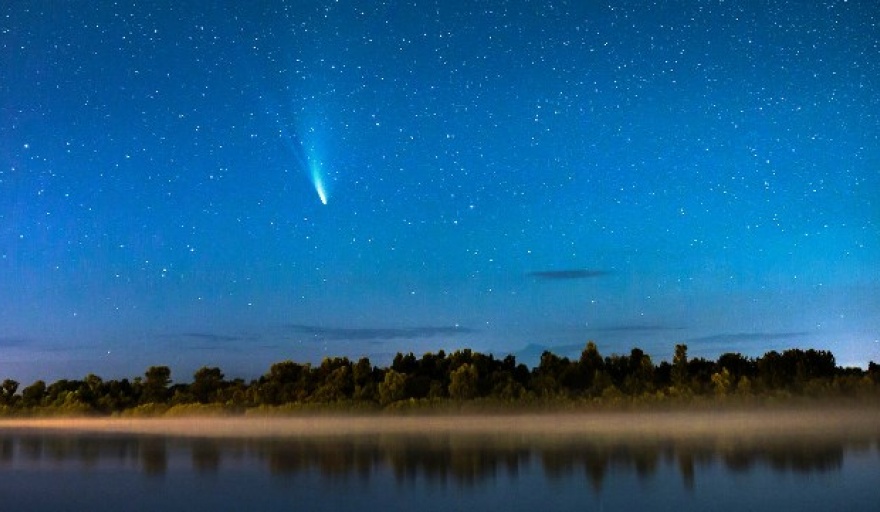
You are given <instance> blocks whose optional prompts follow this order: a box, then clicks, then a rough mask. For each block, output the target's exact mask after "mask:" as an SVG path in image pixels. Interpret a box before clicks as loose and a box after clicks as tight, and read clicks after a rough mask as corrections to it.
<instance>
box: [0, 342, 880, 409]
mask: <svg viewBox="0 0 880 512" xmlns="http://www.w3.org/2000/svg"><path fill="white" fill-rule="evenodd" d="M687 350H688V347H687V346H686V345H683V344H681V345H676V347H675V352H674V356H673V359H672V361H671V362H667V361H662V362H660V363H659V364H655V363H654V361H652V360H651V357H650V356H649V355H648V354H645V353H644V351H642V350H641V349H638V348H633V349H632V350H631V351H630V353H629V354H628V355H618V354H612V355H610V356H605V357H603V356H602V355H601V354H600V353H599V350H598V348H597V346H596V344H595V343H593V342H588V343H587V344H586V346H585V347H584V349H583V351H582V352H581V354H580V357H579V358H577V359H569V358H567V357H560V356H557V355H555V354H553V353H551V352H549V351H545V352H544V353H543V354H542V355H541V358H540V362H539V364H538V365H537V366H535V367H533V368H529V367H527V366H526V365H525V364H522V363H519V364H518V363H517V361H516V359H515V357H514V356H507V357H504V358H503V359H498V358H496V357H494V356H493V355H487V354H482V353H479V352H475V351H472V350H468V349H465V350H458V351H455V352H452V353H450V354H447V353H445V352H444V351H442V350H441V351H439V352H437V353H426V354H424V355H423V356H422V357H421V358H418V357H416V356H415V355H413V354H412V353H408V354H401V353H398V354H397V355H396V356H395V357H394V359H393V361H392V363H391V365H390V366H388V367H378V366H374V365H373V364H372V363H371V362H370V360H369V359H368V358H361V359H359V360H357V361H351V360H349V359H348V358H345V357H333V358H325V359H324V360H323V361H322V362H321V364H319V365H312V364H308V363H304V364H301V363H296V362H294V361H290V360H288V361H282V362H278V363H275V364H272V365H271V367H270V368H269V371H268V372H266V373H265V374H264V375H262V376H260V377H259V378H257V379H254V380H251V381H250V382H246V381H245V380H243V379H240V378H233V379H227V378H226V376H225V375H224V374H223V371H222V370H221V369H220V368H217V367H203V368H200V369H199V370H197V371H196V372H195V373H194V374H193V376H192V380H191V381H190V382H174V381H172V377H171V369H170V368H169V367H168V366H151V367H149V368H148V369H147V370H146V372H145V373H144V375H143V376H138V377H134V378H133V379H131V380H129V379H121V380H104V379H102V378H101V377H99V376H97V375H93V374H90V375H87V376H86V377H85V378H83V379H82V380H67V379H62V380H58V381H56V382H53V383H51V384H47V383H46V382H44V381H42V380H38V381H36V382H34V383H33V384H30V385H29V386H27V387H24V388H23V389H19V383H18V382H16V381H14V380H12V379H6V380H4V381H3V382H2V384H0V415H5V416H43V415H145V416H148V415H161V414H190V413H191V414H200V413H221V414H246V413H254V412H257V413H259V412H261V411H262V412H267V413H272V412H280V413H286V412H290V413H295V412H297V411H349V412H369V411H389V410H390V411H394V410H407V409H421V408H424V409H432V408H436V409H441V410H455V409H456V408H462V407H487V408H490V409H492V408H494V409H499V410H505V409H513V408H520V407H524V408H529V407H532V408H546V407H550V408H578V407H583V408H591V407H621V406H622V407H627V406H634V405H635V406H638V405H642V404H648V405H650V404H661V405H662V404H673V405H675V404H726V403H732V404H775V403H791V402H797V401H805V400H806V401H809V400H819V399H834V400H840V399H852V400H860V401H871V402H876V401H877V400H878V399H880V365H877V364H875V363H873V362H871V363H870V364H869V366H868V369H867V370H864V369H861V368H851V367H846V368H844V367H839V366H837V364H836V362H835V358H834V355H833V354H832V353H831V352H829V351H826V350H814V349H807V350H804V349H789V350H785V351H783V352H781V353H780V352H777V351H771V352H767V353H766V354H764V355H763V356H761V357H758V358H750V357H745V356H743V355H741V354H739V353H726V354H723V355H721V356H720V357H719V358H718V359H717V360H714V361H712V360H708V359H703V358H690V357H688V353H687Z"/></svg>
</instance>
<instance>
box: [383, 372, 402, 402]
mask: <svg viewBox="0 0 880 512" xmlns="http://www.w3.org/2000/svg"><path fill="white" fill-rule="evenodd" d="M405 391H406V374H403V373H400V372H397V371H394V370H388V371H387V372H385V378H384V379H383V380H382V383H381V384H379V403H381V404H382V405H388V404H390V403H392V402H396V401H398V400H402V399H403V397H404V396H405Z"/></svg>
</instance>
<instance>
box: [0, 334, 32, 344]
mask: <svg viewBox="0 0 880 512" xmlns="http://www.w3.org/2000/svg"><path fill="white" fill-rule="evenodd" d="M33 342H34V340H32V339H30V338H24V337H18V336H0V347H21V346H23V345H30V344H32V343H33Z"/></svg>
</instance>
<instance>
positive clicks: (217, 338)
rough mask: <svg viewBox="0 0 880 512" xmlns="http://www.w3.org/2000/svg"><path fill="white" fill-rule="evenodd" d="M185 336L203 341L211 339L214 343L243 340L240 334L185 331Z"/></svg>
mask: <svg viewBox="0 0 880 512" xmlns="http://www.w3.org/2000/svg"><path fill="white" fill-rule="evenodd" d="M183 336H185V337H187V338H193V339H197V340H201V341H209V342H212V343H228V342H231V341H241V340H242V338H241V337H240V336H230V335H226V334H213V333H208V332H185V333H183Z"/></svg>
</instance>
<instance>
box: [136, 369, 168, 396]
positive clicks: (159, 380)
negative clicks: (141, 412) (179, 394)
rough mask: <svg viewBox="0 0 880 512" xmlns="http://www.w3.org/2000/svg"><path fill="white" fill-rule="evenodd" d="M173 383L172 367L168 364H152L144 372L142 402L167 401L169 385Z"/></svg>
mask: <svg viewBox="0 0 880 512" xmlns="http://www.w3.org/2000/svg"><path fill="white" fill-rule="evenodd" d="M169 384H171V369H170V368H168V367H167V366H151V367H149V368H147V371H146V372H145V373H144V382H143V390H142V393H141V403H142V404H149V403H165V402H166V401H167V400H168V385H169Z"/></svg>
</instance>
